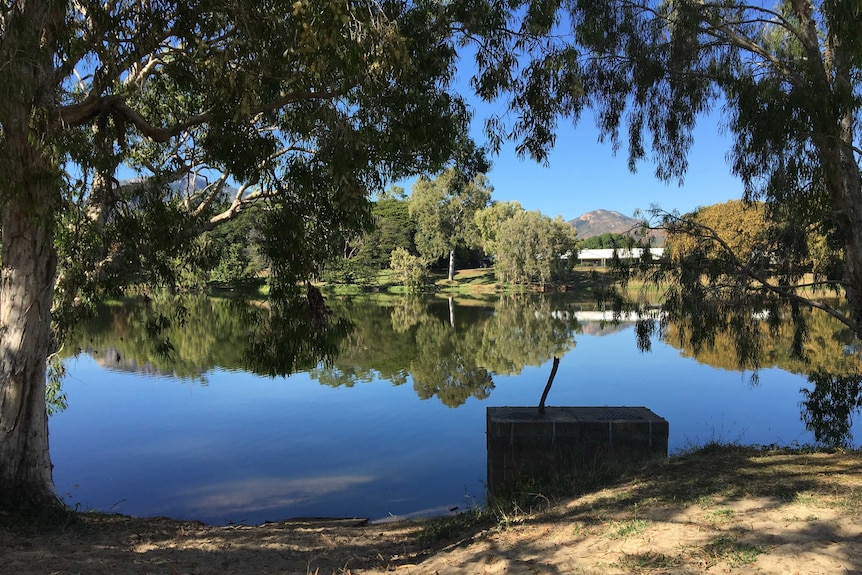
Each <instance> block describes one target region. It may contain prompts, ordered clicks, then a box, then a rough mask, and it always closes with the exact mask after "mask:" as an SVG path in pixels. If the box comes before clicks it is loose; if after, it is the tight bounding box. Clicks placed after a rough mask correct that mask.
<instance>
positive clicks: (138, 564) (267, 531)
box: [0, 448, 862, 575]
mask: <svg viewBox="0 0 862 575" xmlns="http://www.w3.org/2000/svg"><path fill="white" fill-rule="evenodd" d="M535 500H536V501H537V502H539V501H544V500H545V499H544V497H540V496H536V497H535ZM860 510H862V453H859V452H834V453H799V452H794V453H787V452H782V451H755V450H750V449H741V448H721V449H707V450H705V451H703V452H699V453H696V454H692V455H689V456H687V457H681V458H674V459H672V460H671V461H670V462H662V463H656V464H652V465H649V466H647V467H645V468H643V469H641V470H638V471H637V472H636V473H633V474H630V475H628V476H627V477H625V478H622V479H621V480H619V481H617V482H616V483H615V484H614V485H612V486H609V487H606V488H604V489H601V490H599V491H594V492H591V493H587V494H584V495H581V496H578V497H570V498H561V499H558V500H557V501H556V502H555V503H554V504H553V505H551V506H550V507H546V508H545V509H544V510H542V511H539V512H533V513H526V512H523V511H518V510H515V511H512V510H511V508H510V509H509V510H508V511H505V512H504V511H502V510H500V509H497V511H496V512H483V513H480V512H479V511H474V512H470V513H468V514H467V515H465V516H461V517H455V518H446V519H440V520H435V521H427V522H405V523H395V524H370V525H369V524H365V523H364V522H362V521H356V520H325V519H321V520H296V521H285V522H279V523H268V524H265V525H261V526H231V527H213V526H206V525H203V524H201V523H194V522H181V521H172V520H170V519H165V518H155V519H138V518H130V517H125V516H120V515H103V514H83V515H79V516H77V517H76V518H75V519H74V520H73V521H71V522H70V523H69V524H68V525H65V526H63V527H59V528H52V529H48V530H38V531H36V530H33V529H32V528H30V527H26V526H21V525H20V524H15V525H16V527H14V528H13V527H10V526H9V525H11V524H12V523H10V522H6V526H5V527H2V528H0V558H2V559H0V573H4V574H10V575H11V574H22V575H23V574H37V573H38V574H49V573H50V574H78V573H81V574H85V573H86V574H95V575H102V574H109V573H110V574H113V573H167V574H180V573H224V574H228V573H266V574H269V573H273V574H275V573H278V574H294V573H297V574H306V575H308V574H316V575H324V574H327V575H328V574H330V573H332V574H342V575H345V574H383V573H393V572H394V573H398V574H402V575H407V574H410V575H419V574H423V575H424V574H428V575H460V574H465V575H466V574H470V575H474V574H489V575H490V574H503V573H505V574H525V575H526V574H548V575H557V574H564V573H565V574H570V573H575V574H577V573H583V574H617V573H679V574H694V573H776V574H781V575H794V574H815V573H817V574H820V573H822V574H830V575H832V574H841V573H845V574H849V573H862V520H860V518H859V511H860ZM0 519H2V517H0Z"/></svg>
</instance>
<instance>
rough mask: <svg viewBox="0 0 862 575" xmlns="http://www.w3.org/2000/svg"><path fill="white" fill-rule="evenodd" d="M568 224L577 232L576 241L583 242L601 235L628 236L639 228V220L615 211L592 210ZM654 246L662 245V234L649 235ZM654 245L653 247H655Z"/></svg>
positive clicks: (651, 233)
mask: <svg viewBox="0 0 862 575" xmlns="http://www.w3.org/2000/svg"><path fill="white" fill-rule="evenodd" d="M569 224H570V225H571V226H572V227H573V228H575V230H577V232H578V239H581V240H585V239H587V238H592V237H594V236H600V235H602V234H608V233H610V234H628V233H631V232H633V231H635V230H637V229H639V228H640V220H638V219H637V218H632V217H629V216H626V215H624V214H621V213H620V212H618V211H616V210H604V209H599V210H593V211H591V212H587V213H585V214H581V215H580V216H578V217H577V218H575V219H573V220H569ZM649 235H650V236H651V237H652V238H653V239H654V242H655V244H659V245H662V244H663V243H664V233H663V232H658V231H653V232H650V234H649ZM655 244H654V245H655Z"/></svg>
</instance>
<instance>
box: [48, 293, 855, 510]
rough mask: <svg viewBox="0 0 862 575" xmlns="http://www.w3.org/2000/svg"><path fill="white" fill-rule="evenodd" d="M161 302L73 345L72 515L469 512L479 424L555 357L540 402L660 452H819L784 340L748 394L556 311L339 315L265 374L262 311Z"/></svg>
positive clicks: (481, 451)
mask: <svg viewBox="0 0 862 575" xmlns="http://www.w3.org/2000/svg"><path fill="white" fill-rule="evenodd" d="M172 305H175V304H164V305H163V306H162V308H158V306H157V305H156V304H150V305H149V306H143V305H136V306H114V307H111V308H106V309H105V310H103V312H102V313H100V315H99V317H97V318H96V319H94V320H93V321H92V322H91V323H90V324H89V325H88V326H85V328H84V329H83V330H82V331H81V333H79V334H77V335H76V338H77V339H74V341H72V342H70V344H69V345H68V346H67V348H68V349H74V350H77V349H80V350H81V352H80V353H78V354H77V355H74V356H70V357H68V358H67V359H66V368H67V373H66V376H65V378H64V380H63V391H64V393H65V395H66V398H67V403H68V408H67V409H65V410H63V411H61V412H59V413H56V414H55V415H53V416H52V417H51V419H50V434H51V435H50V438H51V454H52V458H53V462H54V465H55V468H54V479H55V483H56V485H57V489H58V492H59V493H60V494H61V495H63V496H64V497H65V499H66V501H67V503H68V504H70V505H72V506H78V507H79V508H80V509H97V510H102V511H110V512H119V513H125V514H130V515H139V516H152V515H167V516H170V517H174V518H188V519H199V520H202V521H205V522H208V523H214V524H227V523H250V524H252V523H261V522H263V521H266V520H279V519H284V518H288V517H310V516H336V517H368V518H371V519H385V518H388V517H392V516H398V517H402V516H410V515H417V514H436V513H444V512H447V511H451V510H456V509H464V508H466V507H469V506H471V505H474V504H481V503H482V500H483V494H484V480H485V472H486V471H485V465H486V459H485V409H486V408H487V407H491V406H506V405H536V404H537V403H538V401H539V398H540V396H541V393H542V390H543V388H544V386H545V383H546V381H547V378H548V375H549V373H550V369H551V360H552V358H553V356H554V355H555V354H556V355H558V356H560V357H561V362H560V366H559V370H558V372H557V376H556V379H555V382H554V386H553V388H552V390H551V392H550V395H549V397H548V400H547V404H548V405H630V406H645V407H647V408H649V409H651V410H652V411H654V412H655V413H656V414H658V415H660V416H662V417H664V418H665V419H667V420H668V421H669V422H670V438H669V440H670V449H671V451H672V452H673V451H678V450H680V449H684V448H686V447H690V446H695V445H701V444H704V443H706V442H709V441H713V440H719V441H726V442H741V443H745V444H772V443H778V444H783V445H786V444H794V443H798V444H809V443H814V442H815V438H814V435H813V434H812V432H811V431H809V430H808V429H807V428H806V424H805V423H804V422H803V416H804V414H805V413H806V410H805V408H804V406H803V405H801V404H802V402H803V401H804V400H805V399H806V396H805V395H804V394H803V392H802V391H801V390H803V389H811V388H812V384H810V383H809V381H808V378H807V377H806V374H805V371H804V370H802V369H801V368H800V367H799V366H800V364H797V363H794V361H793V360H790V359H788V358H787V357H786V354H785V353H784V352H782V351H781V349H780V348H781V345H782V343H781V342H780V341H776V342H775V350H773V351H772V352H771V353H769V354H768V355H769V362H768V364H769V365H766V363H765V364H764V365H766V366H765V367H762V368H761V369H760V370H759V372H758V381H757V382H756V383H754V382H753V381H752V378H751V375H752V373H751V372H750V371H739V370H736V369H732V368H730V367H729V366H732V365H733V364H734V363H733V358H729V357H725V356H724V355H722V354H721V353H720V350H721V348H722V344H721V341H720V340H717V341H716V345H715V346H714V347H713V348H711V349H710V350H706V353H705V354H703V355H704V356H705V358H704V357H699V358H698V359H694V358H693V357H692V355H693V354H692V352H691V351H690V350H686V349H685V348H684V347H674V346H673V345H671V344H670V343H667V342H666V341H661V340H658V339H654V340H653V342H652V350H651V351H650V352H648V353H642V352H640V351H638V349H637V346H636V337H635V332H634V327H633V325H631V324H620V325H605V324H601V323H600V322H597V321H588V320H586V319H584V318H587V317H590V316H589V314H585V313H582V312H580V311H579V310H580V308H581V306H579V304H577V303H575V302H569V301H566V300H554V299H540V298H531V299H527V298H512V297H505V298H501V299H500V300H497V301H493V302H479V301H464V300H461V301H459V300H450V301H447V300H439V299H438V300H432V301H430V302H429V301H422V300H415V299H410V300H408V299H404V300H388V301H386V302H375V301H371V300H359V299H352V300H333V301H331V302H330V305H331V306H332V308H333V310H334V313H335V314H336V315H338V316H339V317H343V318H347V319H349V320H350V322H351V323H352V325H353V328H352V330H351V331H350V332H349V334H347V335H346V336H345V337H344V339H342V340H340V345H339V347H340V349H341V352H340V354H339V355H338V356H336V357H335V358H334V359H333V360H331V361H329V362H321V363H318V364H314V363H313V362H311V363H309V362H306V365H298V366H297V367H298V368H299V371H297V372H296V373H293V374H292V375H288V376H281V375H276V376H270V375H269V373H273V372H275V371H278V370H267V369H262V368H261V367H260V361H255V360H260V357H249V350H259V349H260V347H259V346H260V344H261V342H260V341H255V340H256V338H260V337H261V334H262V333H264V334H271V333H272V331H271V330H267V329H264V328H265V327H266V326H262V325H261V323H260V320H259V318H258V319H257V320H255V319H253V318H254V314H253V313H251V314H250V313H249V310H256V309H257V310H259V309H260V306H259V305H258V306H254V305H252V306H249V307H248V308H243V307H242V306H238V305H237V304H235V303H230V302H225V301H219V300H212V299H203V298H201V299H196V300H186V301H185V302H184V303H183V305H182V307H181V308H179V309H180V310H181V313H176V311H175V310H176V309H177V308H176V307H172ZM153 317H157V318H158V317H164V318H171V319H172V321H171V325H170V326H169V327H167V328H165V327H164V325H165V324H164V322H163V323H162V324H160V325H162V329H161V330H158V329H154V328H153V326H154V325H156V322H153V321H152V318H153ZM578 317H581V319H580V320H579V319H578ZM178 318H181V320H182V321H178ZM818 329H820V330H825V332H824V333H825V335H824V334H821V335H822V337H820V336H818V337H819V339H818V338H814V339H816V340H817V341H819V342H820V343H817V344H816V345H820V346H822V348H816V349H812V357H813V358H815V361H814V362H813V363H815V364H817V365H820V363H822V362H823V361H825V359H826V358H833V356H836V355H841V356H842V357H846V356H847V355H848V352H847V349H848V346H847V345H846V344H845V343H843V342H842V338H844V339H846V338H845V336H843V335H842V334H841V333H840V328H839V327H829V326H826V327H822V328H816V329H815V330H814V331H815V335H817V334H819V333H820V332H819V331H817V330H818ZM830 330H833V331H830ZM667 339H668V340H670V339H672V338H667ZM254 343H256V344H257V345H258V346H257V347H255V345H253V344H254ZM264 343H266V344H267V345H270V346H272V345H274V344H273V342H271V341H268V342H264ZM818 358H819V359H818ZM818 361H819V362H820V363H818ZM249 365H256V366H257V367H256V369H254V370H252V369H251V368H249V367H247V366H249ZM811 365H812V362H811V361H810V360H809V363H808V364H806V369H811ZM255 371H256V372H257V373H255ZM261 374H266V375H261ZM851 430H852V431H856V432H857V433H856V434H855V436H854V438H855V437H858V436H859V434H858V430H859V426H858V425H854V426H852V428H851ZM850 441H851V443H853V444H856V441H855V439H851V440H850Z"/></svg>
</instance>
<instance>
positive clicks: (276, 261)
mask: <svg viewBox="0 0 862 575" xmlns="http://www.w3.org/2000/svg"><path fill="white" fill-rule="evenodd" d="M447 10H449V8H448V7H446V6H444V5H442V4H441V3H438V2H435V1H430V0H429V1H427V2H426V1H423V0H418V1H414V2H410V3H404V2H401V1H395V0H367V1H366V0H359V1H356V2H339V1H335V0H313V1H311V0H299V1H294V0H290V1H287V0H276V1H267V2H263V1H260V0H248V1H244V2H234V1H225V0H190V1H185V2H176V1H174V0H154V1H141V0H113V1H109V2H102V1H99V2H96V1H93V0H77V1H74V2H72V1H62V0H15V1H10V2H5V3H3V5H2V7H0V65H2V69H3V74H4V81H3V83H2V86H0V91H2V93H0V229H2V253H0V255H2V271H0V329H2V334H3V335H2V342H1V343H0V504H2V505H4V506H6V505H14V504H20V505H24V506H27V507H29V508H34V509H35V508H40V507H41V508H46V509H55V508H57V507H58V506H59V500H58V499H57V497H56V495H55V493H54V490H53V484H52V478H51V462H50V457H49V453H48V433H47V419H46V415H45V376H46V359H47V358H48V356H49V354H50V353H51V352H52V350H54V349H55V348H56V346H57V343H58V342H59V341H61V338H62V330H63V328H64V326H67V325H68V324H69V323H70V322H71V321H72V320H74V317H75V311H76V310H78V309H80V307H81V305H82V304H87V303H89V302H92V301H94V300H95V299H96V298H98V297H99V296H100V295H102V294H104V293H106V292H107V291H111V290H114V291H116V290H119V289H121V288H122V287H123V286H125V285H127V284H128V283H129V282H136V283H168V284H169V283H171V282H172V280H173V277H174V276H175V273H176V270H177V266H178V263H179V264H180V265H193V264H194V262H195V259H196V258H197V257H198V256H199V254H197V253H196V246H197V245H198V243H197V242H196V238H198V237H199V235H200V234H201V233H202V232H205V231H206V230H210V229H213V228H215V227H216V226H218V225H220V224H221V223H223V222H227V221H230V220H232V219H235V218H236V217H237V216H238V215H239V214H241V213H242V212H243V211H244V210H246V209H247V208H248V207H249V206H251V205H253V204H257V203H261V204H265V210H264V212H265V214H266V218H265V221H264V222H261V223H260V233H261V234H262V235H263V236H264V237H265V238H266V240H265V241H262V242H261V245H262V251H263V252H264V255H265V256H266V257H267V258H268V259H269V266H270V268H271V270H272V277H273V279H274V281H275V284H274V286H273V292H272V293H273V294H274V295H276V296H281V297H282V298H284V299H285V301H286V302H288V303H285V304H284V305H283V306H281V307H274V308H273V310H276V311H278V310H280V311H279V313H282V314H283V316H282V317H280V318H279V317H276V316H273V317H272V318H270V319H271V321H269V322H268V323H267V325H266V328H267V329H264V330H263V331H262V332H261V333H265V334H270V335H272V336H276V335H287V336H288V337H289V336H290V334H291V333H294V334H296V333H300V334H306V333H307V332H308V331H309V330H312V328H314V327H315V326H317V327H321V326H323V327H325V324H326V313H325V311H324V310H321V309H320V307H319V304H318V303H317V302H319V301H320V300H319V298H317V297H314V295H315V294H314V292H313V291H312V290H309V291H308V292H307V293H308V295H309V297H308V298H306V292H305V291H304V290H302V291H300V289H299V287H298V284H297V281H296V280H301V279H303V278H307V277H308V276H309V275H311V274H313V273H314V272H315V270H316V269H317V267H318V266H319V264H320V262H321V261H322V260H324V259H325V258H326V257H328V256H329V254H330V251H331V249H332V247H333V246H337V245H339V242H341V241H342V240H343V238H344V237H345V236H348V235H350V234H353V233H356V232H357V231H358V230H359V229H361V228H362V226H364V225H365V224H367V223H368V221H369V220H370V217H369V213H370V209H369V203H368V201H367V197H368V195H369V194H370V193H371V192H373V191H374V190H379V189H382V188H383V185H384V183H385V182H386V181H390V180H395V179H398V178H402V177H406V176H408V175H411V174H415V173H420V172H421V173H434V172H436V171H439V170H440V169H442V167H443V166H444V165H445V164H446V163H447V162H449V161H450V160H451V159H453V158H456V157H470V158H473V157H474V155H473V154H472V148H471V143H470V141H469V139H468V138H467V137H466V135H465V134H466V129H467V124H468V120H469V115H468V113H467V110H466V107H465V105H464V103H463V101H462V100H461V99H460V98H459V97H458V96H455V95H453V94H451V93H450V92H449V91H448V82H449V78H450V75H451V73H452V70H453V62H454V57H455V46H454V44H453V39H452V37H451V27H450V26H449V25H448V22H449V17H450V16H449V15H448V14H447V13H446V12H447ZM229 185H231V186H236V190H235V191H234V192H232V193H231V195H230V196H229V197H226V193H227V192H226V190H228V189H229V188H228V186H229ZM218 206H223V209H220V210H218V209H216V208H217V207H218ZM317 296H319V294H317ZM52 306H53V313H52ZM52 319H53V320H54V324H53V325H54V327H55V328H56V329H52ZM336 331H339V330H336ZM324 340H325V341H322V343H323V344H324V345H326V344H328V341H329V340H326V338H324ZM257 346H258V347H259V349H260V351H261V353H262V355H266V354H269V353H275V354H278V355H279V358H282V359H283V358H284V353H285V351H286V349H287V348H279V347H278V346H277V345H276V344H275V343H274V342H273V341H263V340H261V341H258V342H257ZM300 348H301V349H300ZM290 349H292V348H290ZM293 351H295V352H296V353H297V354H299V355H300V356H301V357H302V358H305V359H307V357H308V356H309V350H308V349H305V348H303V347H302V346H299V347H298V348H297V349H294V350H293ZM286 363H289V362H286ZM281 369H290V365H283V366H281Z"/></svg>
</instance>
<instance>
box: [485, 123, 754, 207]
mask: <svg viewBox="0 0 862 575" xmlns="http://www.w3.org/2000/svg"><path fill="white" fill-rule="evenodd" d="M477 120H479V118H477ZM476 136H477V137H479V134H478V133H477V134H476ZM694 138H695V141H694V146H693V147H692V149H691V152H690V154H689V169H688V173H687V175H686V177H685V181H684V183H683V185H682V186H679V185H678V183H677V182H672V183H665V182H662V181H660V180H658V179H657V178H656V177H655V166H654V165H653V164H651V163H649V162H642V163H641V164H639V165H638V170H637V172H636V173H634V174H633V173H631V172H630V171H629V169H628V161H627V151H626V150H625V149H620V150H619V152H618V154H617V155H616V156H615V155H614V153H613V149H612V147H611V145H610V144H609V143H599V142H598V130H597V129H596V128H595V124H594V123H593V119H592V116H591V114H590V113H586V114H584V116H583V117H582V119H581V122H579V124H578V126H577V128H574V127H572V125H571V122H569V121H565V122H561V128H560V130H559V132H558V134H557V143H556V146H555V147H554V150H553V152H552V153H551V156H550V158H549V163H550V165H549V166H547V167H545V166H542V165H541V164H538V163H536V162H534V161H532V160H529V159H527V160H520V159H519V158H518V157H517V155H516V154H515V151H514V145H508V146H507V147H506V148H505V149H504V150H502V152H501V153H500V155H499V156H498V157H496V158H494V160H493V167H492V169H491V171H490V172H489V173H488V179H489V180H490V182H491V184H492V185H493V187H494V193H493V198H494V199H495V200H497V201H509V200H517V201H518V202H520V203H521V205H523V206H524V208H525V209H527V210H539V211H541V212H542V213H544V214H546V215H549V216H551V217H554V216H557V215H561V216H563V218H564V219H566V220H571V219H573V218H576V217H578V216H580V215H582V214H584V213H586V212H589V211H592V210H596V209H607V210H616V211H618V212H621V213H623V214H625V215H627V216H631V215H632V214H633V212H634V211H635V210H636V209H638V208H640V209H647V208H649V207H650V206H651V205H653V204H658V205H659V206H660V207H661V208H662V209H665V210H668V211H670V210H674V209H675V210H679V211H680V212H683V213H684V212H688V211H691V210H693V209H694V208H696V207H697V206H704V205H710V204H715V203H720V202H725V201H727V200H730V199H739V198H741V197H742V183H741V182H740V181H739V179H738V178H736V177H734V176H733V175H732V174H731V173H730V166H729V165H728V163H727V161H726V155H727V152H728V150H729V149H730V140H729V138H728V137H727V136H724V135H722V134H720V131H719V127H718V117H717V116H708V117H704V118H701V120H700V121H699V122H698V126H697V128H696V130H695V134H694Z"/></svg>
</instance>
